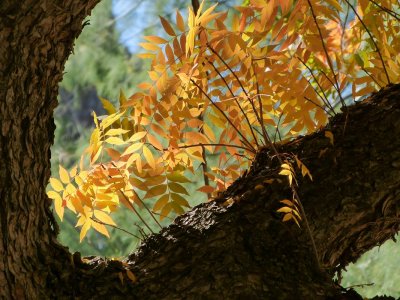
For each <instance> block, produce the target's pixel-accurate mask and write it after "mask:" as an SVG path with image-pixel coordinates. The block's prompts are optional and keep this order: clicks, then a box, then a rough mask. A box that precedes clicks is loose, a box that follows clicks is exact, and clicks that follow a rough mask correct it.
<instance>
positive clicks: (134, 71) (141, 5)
mask: <svg viewBox="0 0 400 300" xmlns="http://www.w3.org/2000/svg"><path fill="white" fill-rule="evenodd" d="M214 2H215V1H214ZM219 2H220V7H219V9H220V10H226V9H228V8H229V6H230V5H235V4H237V3H235V1H232V0H231V1H229V0H227V1H219ZM188 5H190V1H182V0H181V1H171V0H157V1H156V2H154V3H153V2H152V1H139V0H131V1H128V0H119V1H117V0H114V1H112V0H103V1H101V2H100V4H98V5H97V7H96V8H95V9H94V11H93V13H92V17H90V18H89V20H90V25H89V26H87V27H86V28H85V29H84V31H83V33H82V34H81V36H80V37H79V39H78V40H77V41H76V45H75V48H74V53H73V55H71V56H70V58H69V60H68V62H67V64H66V67H65V75H64V79H63V81H62V83H61V84H60V89H59V106H58V107H57V109H56V111H55V122H56V125H57V129H56V133H55V143H54V146H53V148H52V174H53V176H57V174H58V165H59V164H62V165H63V166H64V167H67V168H68V167H72V166H73V165H74V164H76V163H77V162H78V161H79V158H80V155H81V153H82V152H83V150H84V149H85V148H86V147H87V145H88V141H89V137H90V132H91V129H92V128H93V117H92V111H95V112H96V114H97V115H102V114H104V113H105V112H104V110H103V108H102V105H101V102H100V100H99V99H98V97H99V96H101V97H104V98H107V99H109V100H110V101H111V102H113V103H114V104H116V103H117V102H118V101H117V99H118V97H119V93H120V90H123V91H124V93H125V94H126V95H127V96H129V95H130V94H132V93H133V92H134V91H135V86H136V85H137V84H138V83H140V82H143V81H145V80H146V78H147V71H148V70H149V65H150V64H149V62H147V61H144V60H142V59H140V58H138V57H137V56H136V55H135V54H136V53H132V52H138V51H140V49H139V48H138V47H137V44H138V42H139V41H141V37H142V36H144V35H150V34H152V35H162V30H161V26H160V25H159V21H158V15H163V16H165V17H167V18H170V17H171V16H174V14H175V10H176V9H181V10H182V13H183V14H185V8H186V7H187V6H188ZM113 12H114V13H113ZM192 180H193V181H195V182H196V181H202V180H203V179H202V177H201V176H199V178H192ZM188 190H189V193H190V194H191V195H195V196H193V197H191V199H196V200H193V201H192V202H191V205H192V206H194V205H197V204H198V203H200V202H202V201H204V200H205V196H204V195H202V194H200V193H195V187H194V186H189V187H188ZM141 214H142V216H143V218H144V219H145V220H146V222H148V223H149V224H152V227H153V230H154V231H155V232H156V231H158V230H159V228H158V227H157V226H156V225H155V223H154V221H153V220H152V219H151V217H150V216H149V215H148V214H147V212H146V211H145V210H144V209H143V210H142V211H141ZM114 219H115V221H116V223H117V224H118V226H120V227H121V228H123V229H125V230H127V231H129V232H131V233H132V234H134V235H136V236H139V237H142V236H143V233H142V230H141V228H143V224H141V222H140V220H139V219H138V218H137V217H136V216H135V215H133V214H132V213H130V212H129V211H127V210H124V209H123V208H122V209H121V210H119V211H118V212H117V213H116V215H114ZM76 221H77V219H76V217H75V215H74V214H73V213H71V212H68V211H66V214H65V216H64V221H63V222H60V228H61V233H60V235H59V239H60V241H61V242H62V243H63V244H64V245H66V246H68V247H69V248H70V250H71V251H73V252H74V251H79V252H81V253H82V254H83V255H101V256H107V257H123V256H126V255H127V254H129V253H130V252H131V251H134V250H135V248H136V247H137V246H138V244H139V243H140V240H139V239H137V238H134V237H133V236H131V235H129V234H127V233H125V232H122V231H120V230H116V229H112V228H110V234H111V238H110V239H107V238H105V237H104V236H102V235H100V234H98V233H96V232H94V231H93V230H92V231H90V232H89V234H88V236H87V238H85V239H84V240H83V242H82V243H79V231H78V230H77V228H75V224H76ZM169 222H171V220H168V219H165V220H164V222H163V223H162V225H164V226H166V225H168V223H169ZM347 270H348V271H347V272H345V273H344V274H343V281H342V285H343V286H344V287H349V286H353V285H361V284H369V283H374V284H373V285H371V286H364V287H356V288H355V289H356V290H357V291H358V292H359V293H361V294H362V295H363V296H366V297H372V296H373V295H383V294H387V295H391V296H394V297H400V284H399V283H400V244H399V243H394V242H393V241H388V242H386V243H385V244H384V245H382V246H381V247H376V248H374V249H372V250H371V251H369V252H368V253H366V254H365V255H364V256H362V257H361V258H360V259H359V261H357V263H356V264H354V265H350V266H349V267H348V268H347Z"/></svg>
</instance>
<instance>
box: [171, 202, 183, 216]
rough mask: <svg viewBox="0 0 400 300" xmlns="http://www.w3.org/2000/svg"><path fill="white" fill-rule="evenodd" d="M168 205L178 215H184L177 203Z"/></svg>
mask: <svg viewBox="0 0 400 300" xmlns="http://www.w3.org/2000/svg"><path fill="white" fill-rule="evenodd" d="M169 205H170V206H171V207H172V209H173V210H174V211H175V212H176V213H177V214H178V215H182V214H184V213H185V210H184V209H183V208H182V207H181V206H180V205H179V204H178V203H177V202H170V203H169Z"/></svg>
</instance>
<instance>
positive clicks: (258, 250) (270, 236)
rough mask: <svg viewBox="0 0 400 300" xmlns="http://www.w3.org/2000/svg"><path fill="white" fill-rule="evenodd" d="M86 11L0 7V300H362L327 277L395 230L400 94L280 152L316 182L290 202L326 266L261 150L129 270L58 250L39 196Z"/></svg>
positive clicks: (67, 4)
mask: <svg viewBox="0 0 400 300" xmlns="http://www.w3.org/2000/svg"><path fill="white" fill-rule="evenodd" d="M95 2H96V1H87V2H84V1H73V0H70V1H59V2H57V4H55V3H53V1H50V0H48V1H47V0H41V1H33V0H26V1H21V2H20V3H19V2H18V1H11V0H5V1H4V0H3V1H2V2H1V3H0V16H1V20H0V38H1V44H2V47H0V71H1V74H0V128H1V131H0V201H1V202H0V203H1V204H0V205H1V209H0V221H1V222H0V228H1V230H0V298H6V299H7V298H8V299H24V298H32V299H47V298H77V299H89V298H96V299H97V298H105V297H112V298H117V299H118V298H129V299H180V298H183V299H197V298H201V299H203V298H205V299H238V298H239V299H240V298H245V297H247V298H249V299H329V298H331V299H359V298H358V296H357V294H355V293H352V292H351V291H344V290H342V289H341V287H340V286H339V285H338V284H336V283H334V282H333V281H332V277H333V274H334V272H335V271H340V270H341V269H342V268H343V267H344V266H345V265H346V264H347V263H349V262H351V261H355V260H356V259H357V258H358V257H359V256H360V255H361V254H362V253H364V252H365V251H366V250H368V249H370V248H371V247H373V246H375V245H378V244H381V243H383V242H384V241H385V240H387V239H388V238H391V237H393V236H394V234H395V233H396V232H397V231H398V230H399V223H400V222H399V215H400V204H399V203H400V202H399V200H400V180H399V178H400V150H399V149H400V140H399V139H398V137H399V136H400V86H399V85H396V86H392V87H389V88H386V89H385V90H383V91H381V92H379V93H378V94H376V95H374V96H373V97H372V98H370V99H369V100H367V101H364V102H363V103H359V104H357V105H356V106H353V107H350V108H349V109H348V111H346V113H344V114H341V115H338V116H336V117H335V118H334V119H333V120H332V121H331V123H330V124H329V125H328V128H329V130H331V131H332V132H333V134H334V137H335V141H334V145H333V146H332V145H331V144H330V143H329V139H327V138H325V136H324V131H320V132H317V133H315V134H313V135H310V136H306V137H303V138H299V139H297V140H295V141H293V142H291V143H290V144H286V145H281V146H279V151H281V152H286V153H294V154H296V155H298V157H299V158H300V159H301V160H302V161H303V162H304V163H305V164H306V165H307V167H308V168H309V169H310V170H311V172H312V175H313V178H314V181H313V182H310V181H308V179H304V180H303V179H301V178H300V177H299V195H300V199H301V200H302V202H303V204H304V207H305V211H306V214H307V218H308V220H309V222H310V227H311V233H312V235H313V237H314V239H315V242H316V246H317V252H318V260H319V261H320V263H321V265H322V269H320V268H319V267H318V266H317V264H316V263H315V259H314V252H313V250H312V247H311V244H310V239H309V237H308V235H307V231H306V230H305V229H304V226H303V228H300V229H299V228H297V227H296V225H293V224H290V223H283V222H281V220H280V218H281V216H280V215H279V214H277V213H276V209H277V208H279V206H280V203H279V200H282V199H284V198H288V197H291V192H290V190H289V188H288V185H287V183H286V182H285V179H284V178H282V177H279V176H278V175H277V174H278V172H279V166H278V162H277V160H276V159H274V158H273V154H272V152H271V151H270V150H269V149H263V150H262V151H260V153H258V155H257V157H256V159H255V160H254V164H253V166H252V168H251V169H250V170H249V172H248V173H247V174H246V176H244V177H243V178H240V179H239V180H238V181H237V182H235V183H234V184H233V185H232V186H231V187H230V188H229V189H228V190H227V191H226V192H225V193H224V194H223V195H222V196H221V198H220V199H218V200H217V201H213V202H210V203H205V204H202V205H199V206H197V207H195V208H194V209H193V210H192V211H190V212H188V213H187V214H185V215H183V216H181V217H179V218H177V219H176V220H175V222H174V223H173V224H172V225H171V226H169V227H168V228H165V229H163V230H162V231H161V233H160V234H157V235H154V236H152V237H150V238H149V239H147V240H145V241H144V242H143V244H142V246H141V247H140V248H139V249H138V250H137V251H136V252H135V253H133V254H131V255H130V256H129V257H128V258H127V259H126V260H125V261H124V262H121V261H115V260H107V259H102V258H97V257H91V258H86V259H82V258H81V257H80V255H79V253H75V254H74V255H71V254H70V253H69V252H68V251H67V249H66V248H64V247H62V246H61V245H59V244H58V243H57V241H56V236H57V225H56V223H55V221H54V218H53V215H52V213H51V211H50V202H49V200H48V199H47V197H46V195H45V186H46V183H47V181H48V178H49V176H50V162H49V158H50V152H49V148H50V145H51V143H52V140H53V134H54V124H53V120H52V112H53V109H54V107H55V105H56V96H57V85H58V82H59V81H60V80H61V77H62V70H63V65H64V62H65V60H66V58H67V56H68V54H69V53H70V51H71V49H72V44H73V40H74V38H75V37H76V36H77V35H78V34H79V32H80V31H81V29H82V21H83V19H84V17H85V16H86V15H87V14H88V13H89V12H90V9H91V8H92V7H93V6H94V5H95ZM272 178H274V179H277V178H279V179H280V181H278V180H275V181H274V182H273V183H267V182H266V181H267V180H268V179H272ZM227 199H231V200H230V201H231V202H232V204H230V205H228V206H224V203H225V201H226V200H227ZM126 270H131V272H132V273H133V274H134V275H135V276H136V281H135V282H133V281H132V280H131V279H129V278H128V276H127V272H126ZM121 279H122V280H121Z"/></svg>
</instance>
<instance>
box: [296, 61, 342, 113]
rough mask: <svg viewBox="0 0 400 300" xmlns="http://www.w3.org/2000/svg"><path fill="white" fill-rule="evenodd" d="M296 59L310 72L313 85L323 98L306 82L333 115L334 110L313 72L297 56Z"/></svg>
mask: <svg viewBox="0 0 400 300" xmlns="http://www.w3.org/2000/svg"><path fill="white" fill-rule="evenodd" d="M296 58H297V59H298V60H299V61H300V62H301V63H302V64H303V66H305V67H306V68H307V70H308V71H309V72H310V74H311V76H312V77H313V78H314V81H315V83H316V84H317V85H318V87H319V89H320V90H321V93H322V95H323V96H324V97H322V96H321V95H320V94H319V93H318V92H317V91H316V90H315V88H314V87H313V86H312V84H310V82H309V81H308V80H307V81H308V83H309V84H310V86H311V87H312V88H313V89H314V91H315V92H316V94H317V95H318V96H319V97H320V98H321V100H322V102H323V103H324V104H325V105H326V106H327V107H329V109H330V110H331V111H332V112H333V113H334V114H335V110H334V109H333V107H332V105H331V104H330V102H329V100H328V97H327V96H326V94H325V91H324V89H323V88H322V86H321V84H320V83H319V81H318V80H317V78H316V77H315V75H314V72H313V70H312V69H311V68H310V67H309V66H308V65H307V64H306V63H305V62H304V61H303V60H302V59H301V58H300V57H298V56H296Z"/></svg>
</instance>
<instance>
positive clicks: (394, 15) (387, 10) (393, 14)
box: [368, 0, 400, 21]
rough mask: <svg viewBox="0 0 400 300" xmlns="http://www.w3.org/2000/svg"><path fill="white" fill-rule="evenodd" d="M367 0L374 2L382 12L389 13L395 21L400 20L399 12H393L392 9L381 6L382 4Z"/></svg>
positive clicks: (370, 0)
mask: <svg viewBox="0 0 400 300" xmlns="http://www.w3.org/2000/svg"><path fill="white" fill-rule="evenodd" d="M368 1H369V2H372V3H373V4H375V5H376V6H378V7H379V8H380V9H382V10H383V11H384V12H386V13H388V14H389V15H391V16H392V17H393V18H395V19H396V20H397V21H400V18H399V17H398V15H399V14H397V13H395V12H394V11H393V10H390V9H388V8H386V7H383V6H382V5H379V4H378V3H376V2H375V1H374V0H368Z"/></svg>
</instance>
